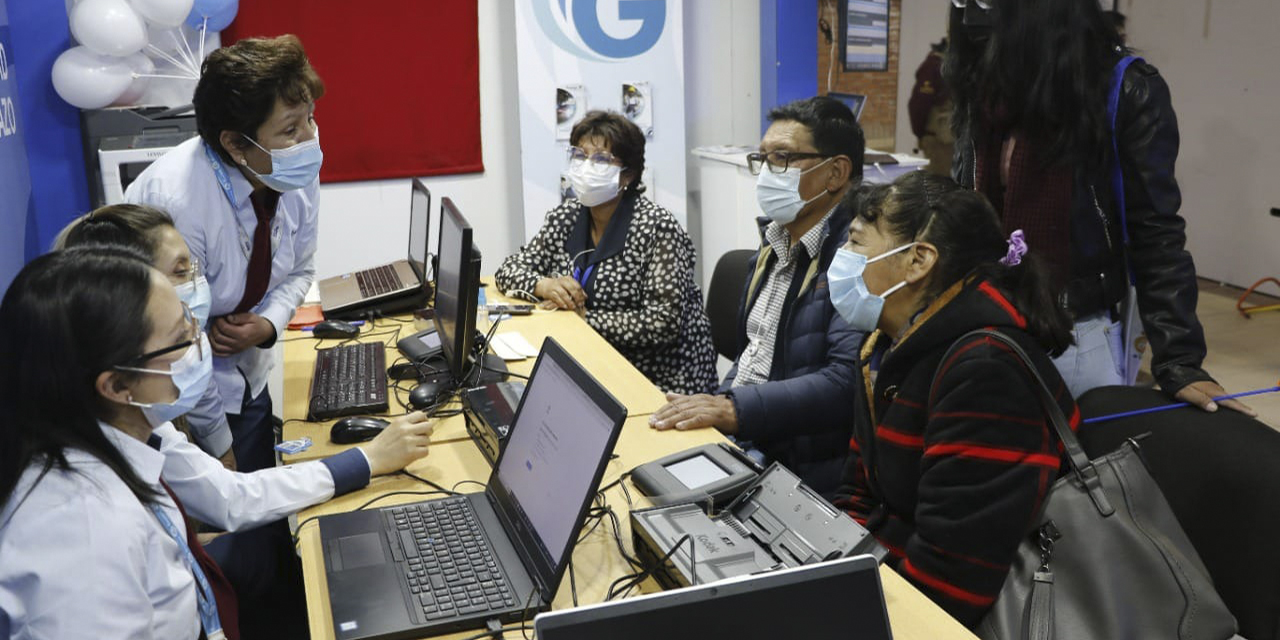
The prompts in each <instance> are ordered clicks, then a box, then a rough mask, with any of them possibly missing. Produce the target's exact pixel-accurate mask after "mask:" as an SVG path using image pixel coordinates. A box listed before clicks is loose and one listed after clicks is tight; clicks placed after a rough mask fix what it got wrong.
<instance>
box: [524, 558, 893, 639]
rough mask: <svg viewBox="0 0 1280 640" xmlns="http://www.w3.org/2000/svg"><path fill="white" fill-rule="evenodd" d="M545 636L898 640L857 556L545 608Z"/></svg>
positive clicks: (865, 563) (539, 630)
mask: <svg viewBox="0 0 1280 640" xmlns="http://www.w3.org/2000/svg"><path fill="white" fill-rule="evenodd" d="M533 627H534V635H535V636H536V637H537V638H538V640H598V639H600V638H608V640H650V639H652V638H708V639H714V638H726V639H728V638H732V639H733V640H776V639H777V638H857V639H858V640H892V638H893V635H892V633H891V632H890V630H889V616H888V613H887V611H886V609H885V602H884V591H883V589H882V588H881V584H880V571H879V569H878V567H877V564H876V560H875V558H874V557H872V556H869V555H864V556H853V557H851V558H843V559H840V560H834V561H831V562H821V563H817V564H810V565H804V566H800V567H795V568H793V569H782V570H779V571H769V572H766V573H758V574H754V575H748V576H741V577H738V578H730V579H728V580H721V581H719V582H714V583H711V584H706V585H699V586H695V587H686V588H684V589H675V590H672V591H664V592H661V593H655V594H652V595H647V596H640V597H636V598H630V599H626V600H618V601H615V602H606V603H604V604H597V605H590V606H586V607H580V608H577V609H566V610H563V611H553V612H550V613H544V614H541V615H539V616H538V617H537V619H536V620H534V623H533Z"/></svg>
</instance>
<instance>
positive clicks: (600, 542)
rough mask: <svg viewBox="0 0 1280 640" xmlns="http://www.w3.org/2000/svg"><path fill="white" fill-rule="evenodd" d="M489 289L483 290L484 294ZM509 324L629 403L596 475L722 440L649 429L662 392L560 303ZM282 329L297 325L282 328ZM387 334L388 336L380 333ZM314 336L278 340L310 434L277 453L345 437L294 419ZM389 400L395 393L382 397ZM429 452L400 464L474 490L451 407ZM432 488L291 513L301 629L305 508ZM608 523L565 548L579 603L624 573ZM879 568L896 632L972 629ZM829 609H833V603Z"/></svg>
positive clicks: (314, 573) (315, 566) (317, 602)
mask: <svg viewBox="0 0 1280 640" xmlns="http://www.w3.org/2000/svg"><path fill="white" fill-rule="evenodd" d="M494 293H496V292H491V293H490V295H491V296H492V295H493V294H494ZM393 325H394V323H390V322H387V321H383V322H381V323H379V325H378V326H377V327H375V331H370V333H376V332H380V331H384V330H388V328H389V327H391V326H393ZM507 327H509V328H510V329H511V330H516V331H519V332H520V333H521V334H522V335H523V336H524V337H525V338H526V339H528V340H529V342H530V343H532V344H534V345H537V344H540V343H541V341H542V339H543V338H545V337H546V336H551V335H554V336H555V337H556V339H557V340H558V341H560V343H561V344H562V345H564V346H565V348H566V349H567V350H568V351H569V352H570V353H571V354H573V356H574V357H575V358H577V359H578V360H579V361H580V362H582V364H583V365H584V366H585V367H586V368H587V369H588V370H589V371H590V372H591V373H592V374H593V375H594V376H595V377H596V378H597V379H599V380H600V381H601V382H602V383H603V384H604V385H605V387H606V388H608V389H609V390H610V392H612V393H613V394H614V395H615V396H616V397H617V398H618V399H619V401H621V402H622V403H623V404H624V405H626V406H627V407H628V409H629V417H628V419H627V422H626V424H625V425H624V426H623V431H622V435H621V436H620V437H619V439H618V444H617V447H616V448H615V453H616V454H617V458H615V459H613V460H611V461H610V463H609V466H608V467H607V469H606V471H605V474H604V480H603V482H602V484H609V483H611V482H613V480H615V479H616V478H618V477H619V475H620V474H622V473H624V472H626V471H629V470H631V469H632V468H634V467H635V466H636V465H639V464H642V463H644V462H648V461H650V460H653V459H655V458H658V457H661V456H663V455H666V454H668V453H674V452H676V451H682V450H684V449H688V448H690V447H694V446H698V445H701V444H705V443H708V442H716V441H720V440H722V437H721V436H720V434H719V433H718V432H716V431H715V430H713V429H704V430H698V431H685V432H680V431H666V432H659V431H655V430H652V429H650V428H649V426H648V416H649V415H650V414H651V413H653V412H654V411H656V410H657V409H658V408H659V407H661V406H662V404H663V399H662V394H661V393H659V392H658V390H657V389H656V388H654V386H653V385H652V384H650V383H649V381H648V380H647V379H645V378H644V376H643V375H641V374H640V373H639V371H637V370H636V369H635V368H634V367H632V366H631V365H630V363H628V362H627V361H626V360H625V359H624V358H622V356H621V355H619V354H618V353H617V352H616V351H615V350H613V349H612V348H611V347H610V346H609V345H608V343H607V342H605V341H604V340H603V339H602V338H600V336H599V335H598V334H596V333H595V331H593V330H592V329H591V328H590V327H588V326H587V325H586V323H585V322H583V321H582V319H581V318H579V317H578V316H577V315H576V314H573V313H569V312H542V313H535V314H534V315H532V316H528V317H516V318H513V319H512V320H510V321H509V324H508V323H507V322H504V324H503V327H501V328H499V332H502V331H503V330H504V328H507ZM412 333H413V329H412V325H407V324H406V325H404V327H403V329H402V330H401V337H403V336H407V335H411V334H412ZM287 335H288V337H294V336H296V335H300V334H298V333H297V332H290V333H289V334H287ZM387 337H390V336H387ZM314 346H315V342H314V341H311V340H299V341H294V342H289V343H286V345H285V372H284V373H285V389H284V398H283V399H282V400H283V408H284V416H285V418H286V420H287V421H288V422H287V423H286V425H285V438H286V439H292V438H296V437H299V436H301V435H309V436H311V438H312V440H313V441H314V443H315V444H314V445H313V446H312V448H311V449H310V450H308V451H306V452H303V453H302V454H299V455H296V456H287V457H286V462H296V461H301V460H306V459H313V458H317V457H323V456H325V455H329V454H332V453H335V452H337V451H340V450H342V449H345V448H346V447H345V446H339V445H333V444H332V443H330V442H329V438H328V433H329V425H330V424H331V423H320V424H312V423H305V422H300V421H296V420H294V419H296V418H304V417H305V415H306V401H307V394H308V390H309V386H310V378H311V368H312V363H313V362H314V358H315V355H314ZM390 349H391V351H389V353H388V356H389V357H388V363H390V362H392V361H393V360H394V358H393V357H392V356H393V354H395V353H396V352H395V351H394V341H392V346H391V347H390ZM532 365H533V360H532V359H530V360H527V361H524V362H514V363H508V367H509V368H511V370H512V371H515V372H517V373H527V372H528V370H529V368H531V367H532ZM392 406H393V407H395V406H397V405H396V402H395V401H394V400H393V401H392ZM432 441H433V443H432V447H431V453H430V455H428V456H427V457H425V458H423V459H421V460H419V461H417V462H415V463H414V464H413V465H411V466H410V467H409V469H408V470H409V471H410V472H412V473H414V474H416V475H418V476H420V477H423V478H426V479H427V480H431V481H432V482H435V483H437V484H440V485H442V486H444V487H446V488H453V487H455V486H457V488H458V490H461V491H477V490H479V489H480V488H479V487H478V486H476V485H474V484H462V485H458V483H459V482H461V481H466V480H471V481H475V482H483V481H485V480H487V478H488V476H489V474H490V467H489V464H488V462H487V461H485V459H484V458H483V456H482V455H481V454H480V452H479V450H478V449H476V447H475V445H473V444H472V443H471V441H470V439H469V438H467V436H466V432H465V427H464V426H463V422H462V418H461V417H451V418H445V419H442V420H440V421H439V422H438V424H437V426H436V431H435V434H434V436H433V438H432ZM626 484H627V485H629V486H628V488H629V489H630V496H631V498H632V500H633V503H634V506H636V507H643V506H648V501H647V500H645V498H644V497H643V496H641V495H640V493H639V492H638V491H637V490H636V489H635V488H634V486H630V482H629V481H628V482H627V483H626ZM431 490H432V488H431V487H429V486H427V485H425V484H423V483H421V482H418V481H417V480H414V479H412V478H409V477H408V476H406V475H394V476H387V477H381V478H376V479H374V481H373V482H371V483H370V484H369V486H368V487H366V488H365V489H363V490H361V491H357V492H355V493H351V494H348V495H346V496H342V497H340V498H337V499H334V500H331V501H329V502H327V503H325V504H322V505H317V506H316V507H313V508H311V509H307V510H306V511H304V512H302V513H300V514H299V515H298V521H299V522H300V523H301V524H302V526H301V528H300V530H299V542H298V551H299V554H300V556H301V558H302V568H303V575H304V580H305V586H306V594H307V614H308V616H309V619H310V622H311V636H312V638H314V639H315V640H327V639H330V638H333V637H334V634H333V627H332V614H331V610H330V608H329V597H328V585H327V582H326V577H325V572H324V559H323V556H322V554H321V551H320V546H319V527H318V525H317V524H316V521H315V520H311V519H310V518H312V517H313V516H319V515H325V514H333V513H342V512H346V511H352V510H355V509H357V508H359V507H361V506H362V505H364V504H366V503H367V502H369V501H370V500H372V499H374V498H377V497H379V496H384V495H387V498H386V499H382V500H378V501H377V502H376V503H374V504H373V505H372V506H374V507H376V506H386V505H391V504H397V503H404V502H414V501H418V500H424V499H430V498H431V497H434V496H427V495H421V494H418V495H388V494H390V493H392V492H396V491H415V492H424V491H431ZM607 499H608V504H609V506H610V507H612V508H613V510H614V511H615V512H616V513H617V515H618V522H619V527H620V531H619V532H618V533H619V535H620V536H621V538H622V540H623V542H624V545H625V546H626V547H627V549H628V550H630V549H631V531H630V520H629V518H628V517H627V511H628V505H627V501H626V497H625V496H624V494H623V491H622V489H621V487H620V486H619V487H615V488H613V489H611V490H610V491H609V492H608V493H607ZM613 536H614V531H613V528H612V526H611V524H610V523H609V521H608V520H607V519H606V520H605V521H604V522H602V523H601V524H600V525H599V526H598V527H596V528H595V529H593V530H591V533H589V534H587V535H586V537H585V538H584V539H583V540H582V541H581V542H580V543H579V544H578V545H577V546H576V548H575V549H574V553H573V558H574V561H573V567H574V570H575V573H576V579H577V586H578V596H579V598H578V600H579V602H580V603H582V604H588V603H595V602H600V601H602V600H603V599H604V596H605V593H606V591H607V590H608V587H609V584H610V583H612V582H613V580H614V579H616V578H618V577H620V576H623V575H626V574H628V573H631V568H630V567H629V566H628V565H627V564H626V561H625V560H624V559H623V558H622V557H621V556H620V554H619V553H618V549H617V546H616V543H615V541H614V537H613ZM880 573H881V578H882V580H883V582H884V592H885V601H886V604H887V606H888V611H889V620H890V625H891V626H892V628H893V633H894V637H895V638H897V639H898V640H935V639H948V638H964V639H972V638H974V636H973V635H972V634H970V633H969V632H968V630H966V629H965V628H964V627H962V626H961V625H960V624H959V623H957V622H955V621H954V620H953V619H952V618H951V617H949V616H948V615H947V614H946V613H944V612H943V611H942V610H941V609H939V608H938V607H937V605H935V604H934V603H933V602H932V601H930V600H929V599H928V598H926V597H925V596H924V595H923V594H921V593H920V592H919V591H917V590H916V589H915V588H914V587H912V586H911V585H910V584H909V583H907V582H906V581H904V580H903V579H902V578H901V577H899V576H898V575H897V574H896V573H894V572H893V571H892V570H890V569H886V568H884V567H881V569H880ZM561 587H562V588H560V589H559V590H558V591H557V594H556V599H555V601H554V603H553V606H554V607H555V608H557V609H559V608H565V607H569V606H572V595H571V593H570V589H569V587H568V584H567V578H566V584H562V585H561ZM641 588H642V589H643V590H646V591H649V590H653V589H655V588H656V586H655V585H654V584H653V583H652V581H649V582H647V583H646V584H644V585H642V587H641ZM832 615H838V613H836V612H833V613H832ZM476 632H477V631H476V630H473V631H469V632H463V633H458V634H454V635H451V636H445V637H449V638H463V637H467V636H471V635H474V634H475V633H476ZM518 633H519V632H518V631H517V632H515V633H514V634H513V633H510V632H509V633H508V634H507V637H519V636H518V635H516V634H518Z"/></svg>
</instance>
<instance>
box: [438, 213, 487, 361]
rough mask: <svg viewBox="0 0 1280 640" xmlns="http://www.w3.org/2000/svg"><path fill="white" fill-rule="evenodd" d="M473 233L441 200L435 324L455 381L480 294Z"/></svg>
mask: <svg viewBox="0 0 1280 640" xmlns="http://www.w3.org/2000/svg"><path fill="white" fill-rule="evenodd" d="M472 236H473V233H472V229H471V225H470V224H469V223H468V222H467V219H466V218H464V217H462V213H461V212H460V211H458V207H457V206H456V205H454V204H453V200H451V199H449V198H443V199H441V202H440V244H439V246H438V248H437V250H436V259H437V262H438V264H437V266H436V298H435V309H436V313H435V325H436V331H437V332H438V333H439V334H440V346H441V349H442V350H443V351H444V358H445V362H446V363H447V364H448V367H449V374H450V375H451V376H452V377H453V379H454V381H456V382H458V383H462V381H463V380H464V378H465V377H466V375H467V372H468V371H467V369H468V367H469V364H468V360H469V357H470V355H471V349H472V346H473V345H474V343H475V333H476V305H477V304H479V297H480V251H479V250H477V249H476V247H475V244H474V243H473V240H472Z"/></svg>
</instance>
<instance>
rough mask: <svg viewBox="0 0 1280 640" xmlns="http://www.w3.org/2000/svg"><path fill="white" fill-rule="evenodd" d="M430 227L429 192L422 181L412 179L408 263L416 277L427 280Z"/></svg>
mask: <svg viewBox="0 0 1280 640" xmlns="http://www.w3.org/2000/svg"><path fill="white" fill-rule="evenodd" d="M430 228H431V192H430V191H428V190H427V186H426V185H424V184H422V181H420V180H418V179H416V178H415V179H414V181H413V192H412V193H411V194H410V195H409V264H411V265H413V268H414V269H415V270H416V271H417V272H418V277H419V278H421V279H422V281H423V282H424V283H425V282H426V281H427V247H428V243H429V240H428V236H429V235H430Z"/></svg>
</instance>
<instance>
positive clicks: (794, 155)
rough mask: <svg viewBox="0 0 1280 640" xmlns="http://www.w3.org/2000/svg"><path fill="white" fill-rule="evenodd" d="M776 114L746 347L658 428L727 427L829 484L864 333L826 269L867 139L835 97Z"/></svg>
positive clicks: (749, 291)
mask: <svg viewBox="0 0 1280 640" xmlns="http://www.w3.org/2000/svg"><path fill="white" fill-rule="evenodd" d="M769 121H770V122H771V124H770V126H769V129H768V130H767V131H765V134H764V139H763V140H762V141H761V142H760V150H759V151H758V152H756V153H751V154H749V155H748V156H747V162H748V167H749V168H750V169H751V173H753V174H755V175H756V176H757V182H756V197H757V200H758V202H759V204H760V209H761V212H763V213H764V216H763V217H760V218H759V219H758V220H757V223H758V224H759V225H760V234H761V239H762V244H761V247H760V250H759V251H758V252H757V253H756V255H755V256H753V257H752V258H751V265H752V269H751V271H750V273H751V276H750V278H749V280H748V284H747V287H746V290H745V291H744V293H743V301H742V312H741V313H740V314H739V318H740V320H739V327H738V336H739V339H738V343H739V346H740V348H741V351H740V352H739V354H738V358H737V361H736V362H735V363H734V366H733V368H732V369H731V370H730V371H729V374H728V376H726V378H725V380H724V382H723V383H721V385H720V388H719V390H718V392H717V394H715V395H709V394H700V395H693V396H681V395H675V394H668V396H667V399H668V403H667V405H666V406H665V407H663V408H662V409H660V410H659V411H658V412H657V413H656V414H654V416H653V417H652V418H651V419H650V425H651V426H652V427H654V428H656V429H680V430H684V429H696V428H702V427H715V428H717V429H719V430H720V431H721V432H722V433H725V434H727V435H732V436H734V437H735V438H736V439H737V440H738V441H739V442H740V443H744V444H746V443H749V444H750V445H751V446H752V447H754V448H756V449H757V450H758V451H759V452H760V453H762V454H763V456H764V457H765V459H766V461H778V462H781V463H783V464H784V465H786V466H787V467H788V468H790V469H791V470H792V471H794V472H795V473H796V474H798V475H799V476H800V477H801V479H803V480H804V481H805V482H806V483H807V484H808V485H809V486H810V487H811V488H813V489H815V490H817V491H819V492H822V493H829V492H831V491H832V490H834V489H835V488H836V486H837V484H838V482H839V479H840V471H841V468H842V466H843V464H844V459H845V456H846V454H847V452H848V448H849V435H850V432H851V429H852V424H853V400H852V398H853V395H854V380H855V375H856V374H855V363H856V361H857V355H858V344H859V343H860V342H861V340H862V334H861V333H859V332H856V331H854V330H852V329H850V328H849V326H848V325H847V324H845V322H844V320H842V319H841V318H840V316H839V314H837V313H836V312H835V309H834V307H832V305H831V298H830V295H829V293H828V290H827V279H826V271H827V267H828V266H829V265H830V264H831V259H832V257H834V255H835V252H836V249H838V248H839V247H840V245H841V244H842V243H843V241H844V237H845V235H846V233H847V231H848V229H849V222H850V221H851V220H852V219H853V209H852V208H851V207H849V206H848V205H841V202H842V200H843V199H844V196H845V194H846V193H848V192H849V190H850V189H851V188H853V187H856V186H857V184H858V183H859V182H860V181H861V180H862V157H863V151H864V148H865V142H864V139H863V135H862V129H861V128H860V127H859V126H858V122H857V119H856V118H855V117H854V115H853V112H852V111H850V110H849V108H848V107H847V106H845V105H844V104H843V103H841V102H840V101H838V100H835V99H832V98H828V97H825V96H818V97H814V98H809V99H806V100H799V101H796V102H792V103H790V104H787V105H784V106H781V107H777V108H775V109H773V110H772V111H771V112H770V113H769Z"/></svg>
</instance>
